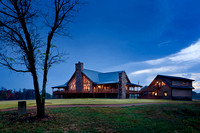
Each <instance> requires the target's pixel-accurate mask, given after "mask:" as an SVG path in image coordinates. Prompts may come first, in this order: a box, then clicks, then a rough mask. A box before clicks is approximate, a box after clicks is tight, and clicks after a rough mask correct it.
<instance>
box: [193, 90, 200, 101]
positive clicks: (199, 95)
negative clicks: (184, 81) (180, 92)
mask: <svg viewBox="0 0 200 133" xmlns="http://www.w3.org/2000/svg"><path fill="white" fill-rule="evenodd" d="M192 99H200V93H196V92H195V91H192Z"/></svg>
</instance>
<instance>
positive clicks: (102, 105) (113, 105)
mask: <svg viewBox="0 0 200 133" xmlns="http://www.w3.org/2000/svg"><path fill="white" fill-rule="evenodd" d="M149 104H173V103H133V104H71V105H46V106H45V108H66V107H126V106H133V105H135V106H139V105H149ZM27 109H36V107H27ZM13 110H18V108H11V109H0V112H4V111H13Z"/></svg>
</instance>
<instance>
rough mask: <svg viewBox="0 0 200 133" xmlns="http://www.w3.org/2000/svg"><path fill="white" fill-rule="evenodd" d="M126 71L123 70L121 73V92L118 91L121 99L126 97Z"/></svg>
mask: <svg viewBox="0 0 200 133" xmlns="http://www.w3.org/2000/svg"><path fill="white" fill-rule="evenodd" d="M126 82H127V80H126V73H125V72H121V73H119V88H118V89H119V92H118V98H119V99H126Z"/></svg>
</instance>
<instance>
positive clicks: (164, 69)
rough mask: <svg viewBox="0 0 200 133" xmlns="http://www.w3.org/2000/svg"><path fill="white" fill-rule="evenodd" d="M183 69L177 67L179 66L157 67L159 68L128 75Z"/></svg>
mask: <svg viewBox="0 0 200 133" xmlns="http://www.w3.org/2000/svg"><path fill="white" fill-rule="evenodd" d="M184 68H185V67H179V66H166V67H159V68H150V69H144V70H139V71H135V72H132V73H131V74H130V75H136V74H145V73H161V72H162V73H163V72H173V71H177V70H180V69H184Z"/></svg>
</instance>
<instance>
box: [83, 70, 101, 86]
mask: <svg viewBox="0 0 200 133" xmlns="http://www.w3.org/2000/svg"><path fill="white" fill-rule="evenodd" d="M82 72H83V73H84V74H85V75H86V76H87V77H88V78H89V79H90V80H92V81H93V82H95V83H96V82H99V74H100V73H101V72H97V71H93V70H88V69H84V70H83V71H82Z"/></svg>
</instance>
